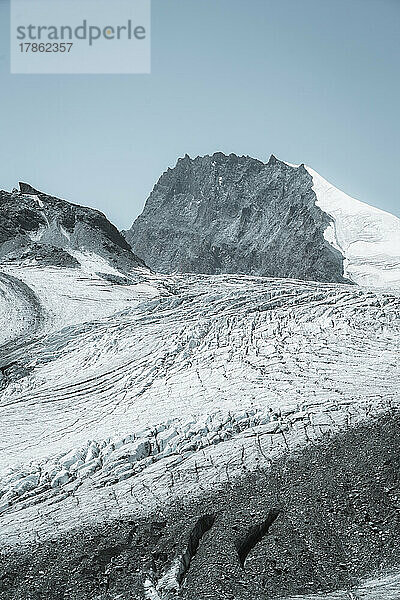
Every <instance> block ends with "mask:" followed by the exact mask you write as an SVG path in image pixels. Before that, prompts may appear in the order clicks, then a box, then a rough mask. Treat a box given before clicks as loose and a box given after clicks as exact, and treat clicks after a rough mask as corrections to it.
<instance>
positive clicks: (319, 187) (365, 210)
mask: <svg viewBox="0 0 400 600" xmlns="http://www.w3.org/2000/svg"><path fill="white" fill-rule="evenodd" d="M306 169H307V171H308V172H309V173H310V175H311V176H312V178H313V190H314V192H315V194H316V196H317V202H316V204H317V206H319V208H321V209H322V210H323V211H324V212H325V213H327V214H328V215H329V216H330V217H331V218H332V223H331V225H329V227H327V229H326V230H325V239H326V240H327V241H328V242H329V243H330V244H331V245H332V246H334V247H335V248H337V249H338V250H339V251H340V252H341V254H342V255H343V256H344V258H345V260H344V275H345V277H347V278H348V279H350V280H351V281H354V282H355V283H357V284H358V285H363V286H370V287H376V288H382V289H387V290H390V289H400V219H399V218H398V217H396V216H394V215H392V214H390V213H387V212H385V211H383V210H380V209H379V208H375V207H374V206H369V205H368V204H365V203H364V202H360V201H359V200H355V199H354V198H351V196H348V195H347V194H345V193H344V192H342V191H341V190H338V189H337V188H335V187H334V186H333V185H332V184H330V183H329V182H328V181H326V179H324V178H323V177H321V175H319V174H318V173H317V172H316V171H314V169H312V168H311V167H308V166H306Z"/></svg>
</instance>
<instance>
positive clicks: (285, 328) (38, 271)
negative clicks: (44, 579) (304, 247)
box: [0, 256, 400, 545]
mask: <svg viewBox="0 0 400 600" xmlns="http://www.w3.org/2000/svg"><path fill="white" fill-rule="evenodd" d="M93 261H94V262H93ZM87 265H88V266H87V268H86V269H85V270H82V269H66V268H56V267H38V266H34V265H23V264H19V265H13V266H12V265H11V264H8V265H4V266H3V268H2V270H3V274H2V275H1V278H0V285H1V291H2V293H1V297H0V301H1V308H0V310H1V314H2V315H3V318H4V320H5V323H6V328H5V330H4V331H3V336H4V337H3V343H5V345H4V346H3V351H2V363H1V366H2V369H1V373H2V380H1V385H2V393H1V402H0V415H1V424H2V439H1V444H0V446H1V453H0V494H1V496H0V512H1V519H2V527H1V532H0V535H1V541H2V543H3V544H7V545H8V544H14V543H18V542H27V541H30V540H35V539H37V538H40V539H46V537H51V536H52V535H54V533H55V531H57V532H58V533H59V532H62V531H68V530H70V529H72V528H74V527H77V526H81V525H84V524H90V523H94V522H99V521H100V522H101V521H102V520H105V519H110V518H113V517H115V516H116V515H118V516H121V515H128V514H129V515H131V514H132V511H133V512H135V511H136V512H138V513H142V514H143V513H145V512H146V511H150V510H153V509H154V508H155V507H156V506H160V505H162V504H163V503H164V504H168V503H171V502H172V501H174V499H176V498H179V497H183V496H185V495H187V494H189V493H190V494H192V495H196V494H201V493H202V492H203V491H204V490H207V489H210V488H211V487H215V486H218V485H219V484H222V483H224V482H226V481H230V480H232V479H234V478H237V477H240V475H241V474H242V473H243V472H249V471H251V470H254V469H256V468H258V467H260V466H267V465H268V464H270V463H271V461H272V459H273V458H275V457H277V456H279V455H280V454H282V453H283V452H287V451H288V450H291V449H293V448H296V447H300V446H303V445H305V444H308V443H310V442H311V441H313V440H317V439H321V438H323V437H324V436H325V435H327V434H328V433H329V432H332V431H340V430H343V429H345V428H347V427H349V426H351V425H354V424H357V423H359V422H361V421H362V420H365V419H373V418H374V417H375V416H378V415H380V414H382V413H383V412H387V411H390V410H392V409H393V408H395V407H397V406H398V400H399V394H398V390H399V389H400V386H399V366H398V355H399V345H400V344H399V328H400V299H399V296H398V294H395V293H392V294H391V293H385V292H380V291H376V290H375V291H374V290H370V289H367V288H360V287H357V286H352V285H340V284H321V283H313V282H302V281H296V280H287V279H286V280H275V279H266V278H251V277H245V276H234V275H232V276H229V275H221V276H191V275H175V276H172V275H171V276H167V275H165V276H158V275H154V274H151V273H150V272H148V271H146V270H145V269H140V270H137V272H136V273H134V274H132V277H131V279H132V285H120V284H116V283H112V282H111V281H108V280H106V279H104V277H102V276H100V275H98V274H96V273H99V272H101V271H102V268H103V267H104V265H101V264H97V263H96V257H93V256H92V257H91V258H90V260H89V261H88V262H87ZM90 265H91V266H90ZM103 270H104V269H103Z"/></svg>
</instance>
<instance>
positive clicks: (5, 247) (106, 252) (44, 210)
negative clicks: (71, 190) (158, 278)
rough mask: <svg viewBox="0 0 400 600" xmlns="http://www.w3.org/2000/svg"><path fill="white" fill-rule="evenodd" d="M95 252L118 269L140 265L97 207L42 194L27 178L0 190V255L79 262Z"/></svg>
mask: <svg viewBox="0 0 400 600" xmlns="http://www.w3.org/2000/svg"><path fill="white" fill-rule="evenodd" d="M77 253H81V254H82V253H83V254H86V255H89V254H95V255H97V256H99V257H101V258H102V259H103V260H105V261H106V262H107V263H109V264H110V265H111V266H113V267H115V268H116V269H117V270H119V271H122V272H128V271H129V270H130V269H132V268H136V267H138V266H144V263H143V262H142V261H141V260H140V259H139V258H138V257H137V256H135V255H134V254H133V252H132V250H131V247H130V245H129V243H128V242H127V241H126V239H125V238H124V237H123V236H122V235H121V233H120V232H119V231H118V229H117V228H116V227H115V226H114V225H113V224H112V223H110V221H108V219H107V218H106V217H105V215H104V214H103V213H101V212H100V211H98V210H95V209H92V208H88V207H85V206H79V205H77V204H72V203H70V202H67V201H66V200H62V199H61V198H57V197H55V196H51V195H49V194H45V193H44V192H40V191H38V190H36V189H35V188H34V187H32V186H31V185H30V184H28V183H23V182H20V183H19V191H18V190H15V189H14V190H13V191H12V192H7V191H0V260H7V261H10V260H11V261H13V260H23V261H33V262H39V263H42V264H43V263H44V264H51V265H55V266H68V267H71V266H79V259H77V258H76V256H77Z"/></svg>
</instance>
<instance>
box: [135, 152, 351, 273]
mask: <svg viewBox="0 0 400 600" xmlns="http://www.w3.org/2000/svg"><path fill="white" fill-rule="evenodd" d="M312 185H313V181H312V177H311V176H310V174H309V173H308V172H307V171H306V169H305V168H304V165H302V166H301V167H293V166H290V165H288V164H286V163H285V162H283V161H280V160H278V159H277V158H276V157H275V156H274V155H271V157H270V159H269V161H268V162H267V163H263V162H262V161H260V160H257V159H254V158H251V157H249V156H237V155H235V154H229V155H226V154H224V153H222V152H216V153H214V154H212V155H206V156H198V157H196V158H194V159H191V158H190V157H189V156H187V155H186V156H185V157H184V158H181V159H179V160H178V162H177V164H176V166H175V168H173V169H168V170H167V171H166V172H165V173H164V174H163V175H162V176H161V177H160V179H159V180H158V182H157V184H156V185H155V187H154V189H153V191H152V193H151V194H150V196H149V198H148V200H147V202H146V205H145V208H144V210H143V213H142V214H141V215H140V216H139V217H138V218H137V219H136V221H135V222H134V224H133V225H132V228H131V229H130V230H129V231H128V232H126V238H127V240H128V241H129V242H130V244H131V245H132V248H133V249H134V251H135V253H136V254H138V256H141V257H142V258H143V259H144V261H145V262H146V264H148V265H149V266H150V267H151V268H153V269H155V270H158V271H161V272H166V273H170V272H174V271H180V272H195V273H208V274H218V273H244V274H246V275H262V276H270V277H293V278H299V279H313V280H320V281H337V282H344V281H346V279H345V278H344V276H343V256H342V255H341V254H340V252H339V251H338V250H337V249H335V248H334V247H333V246H331V245H330V244H329V243H328V242H327V241H326V240H325V238H324V231H325V229H326V228H327V227H328V226H329V224H330V222H331V219H330V218H329V216H328V215H327V214H326V213H324V212H323V211H322V210H320V209H319V208H318V206H316V196H315V193H314V191H313V189H312Z"/></svg>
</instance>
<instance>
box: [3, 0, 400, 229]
mask: <svg viewBox="0 0 400 600" xmlns="http://www.w3.org/2000/svg"><path fill="white" fill-rule="evenodd" d="M55 1H56V0H55ZM111 1H112V0H110V2H111ZM0 23H1V25H0V33H1V36H0V137H1V142H0V188H2V189H11V188H12V187H13V186H15V185H16V183H17V181H18V180H23V181H29V182H31V183H32V185H34V186H36V187H38V188H39V189H42V190H44V191H47V192H49V193H53V194H54V195H59V196H62V197H64V198H66V199H68V200H70V201H73V202H77V203H80V204H86V205H89V206H93V207H96V208H99V209H100V210H102V211H103V212H105V213H106V214H107V215H108V216H109V218H110V219H111V220H112V221H113V222H114V223H116V224H117V225H118V226H119V227H124V228H126V227H128V226H130V224H131V222H132V220H133V219H134V217H135V216H136V215H137V214H138V213H139V212H140V211H141V208H142V206H143V204H144V201H145V200H146V197H147V195H148V194H149V192H150V191H151V189H152V187H153V185H154V183H155V182H156V180H157V179H158V177H159V176H160V175H161V173H162V172H163V171H164V170H165V169H166V168H167V167H168V166H173V165H174V164H175V162H176V160H177V158H178V157H179V156H183V155H184V154H185V153H186V152H187V153H188V154H190V156H197V155H199V154H210V153H213V152H215V151H217V150H220V151H223V152H227V153H229V152H235V153H238V154H248V155H250V156H254V157H256V158H259V159H261V160H267V159H268V157H269V155H270V154H271V153H273V154H275V155H276V156H278V157H279V158H282V159H284V160H286V161H289V162H294V163H300V162H304V163H306V164H309V165H310V166H312V167H313V168H314V169H316V170H317V171H318V172H319V173H320V174H321V175H323V176H324V177H325V178H327V179H328V180H330V181H331V182H332V183H334V184H335V185H336V186H337V187H339V188H341V189H342V190H344V191H345V192H346V193H348V194H350V195H352V196H354V197H356V198H358V199H360V200H363V201H365V202H367V203H369V204H373V205H375V206H379V207H380V208H383V209H385V210H388V211H390V212H393V213H396V214H398V215H399V214H400V202H399V194H400V192H399V189H400V68H399V67H400V35H399V31H400V0H301V1H300V0H279V1H278V0H153V3H152V74H151V75H124V76H118V75H91V76H90V75H89V76H88V75H79V76H71V75H64V76H52V75H42V76H37V75H29V76H28V75H10V74H9V48H8V45H9V37H8V35H9V33H8V28H9V5H8V1H7V0H0Z"/></svg>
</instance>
